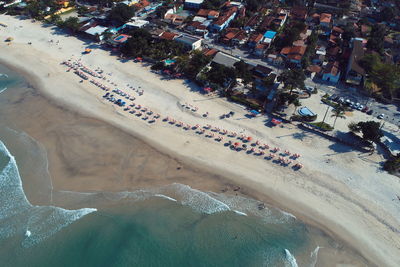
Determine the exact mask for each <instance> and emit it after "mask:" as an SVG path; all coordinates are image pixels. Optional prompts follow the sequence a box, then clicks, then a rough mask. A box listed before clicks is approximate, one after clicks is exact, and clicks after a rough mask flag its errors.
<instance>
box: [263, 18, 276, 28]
mask: <svg viewBox="0 0 400 267" xmlns="http://www.w3.org/2000/svg"><path fill="white" fill-rule="evenodd" d="M274 19H275V17H273V16H266V17H265V18H264V20H263V21H262V22H261V25H260V30H261V31H267V30H269V29H270V28H271V25H272V22H273V21H274Z"/></svg>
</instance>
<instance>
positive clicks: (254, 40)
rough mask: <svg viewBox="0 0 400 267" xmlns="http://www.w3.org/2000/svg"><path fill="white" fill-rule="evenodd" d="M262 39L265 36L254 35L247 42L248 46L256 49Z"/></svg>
mask: <svg viewBox="0 0 400 267" xmlns="http://www.w3.org/2000/svg"><path fill="white" fill-rule="evenodd" d="M262 38H263V35H262V34H261V33H253V34H252V35H251V36H250V38H249V40H248V41H247V45H248V46H249V47H251V48H255V47H256V45H257V44H259V43H260V42H261V40H262Z"/></svg>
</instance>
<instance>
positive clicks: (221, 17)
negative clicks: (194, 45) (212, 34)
mask: <svg viewBox="0 0 400 267" xmlns="http://www.w3.org/2000/svg"><path fill="white" fill-rule="evenodd" d="M237 10H238V8H237V7H236V6H234V7H231V8H229V9H228V10H226V11H225V12H223V13H222V14H220V15H219V17H218V19H217V20H216V21H215V22H214V24H216V25H222V24H224V23H225V22H226V21H227V20H228V19H229V18H230V17H231V16H232V15H233V14H234V13H235V12H236V11H237Z"/></svg>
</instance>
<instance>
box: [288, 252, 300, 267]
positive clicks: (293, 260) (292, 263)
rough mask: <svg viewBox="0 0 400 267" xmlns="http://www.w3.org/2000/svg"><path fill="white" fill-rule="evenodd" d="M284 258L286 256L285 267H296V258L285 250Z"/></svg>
mask: <svg viewBox="0 0 400 267" xmlns="http://www.w3.org/2000/svg"><path fill="white" fill-rule="evenodd" d="M285 256H286V262H285V266H287V267H298V265H297V261H296V258H295V257H294V256H293V255H292V253H290V251H289V250H287V249H285Z"/></svg>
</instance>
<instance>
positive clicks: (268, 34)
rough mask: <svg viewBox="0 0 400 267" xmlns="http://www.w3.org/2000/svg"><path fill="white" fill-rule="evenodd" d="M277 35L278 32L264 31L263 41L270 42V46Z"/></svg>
mask: <svg viewBox="0 0 400 267" xmlns="http://www.w3.org/2000/svg"><path fill="white" fill-rule="evenodd" d="M275 36H276V32H274V31H267V32H265V33H264V36H263V37H264V38H263V43H266V44H268V46H270V45H271V43H272V42H273V41H274V39H275Z"/></svg>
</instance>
